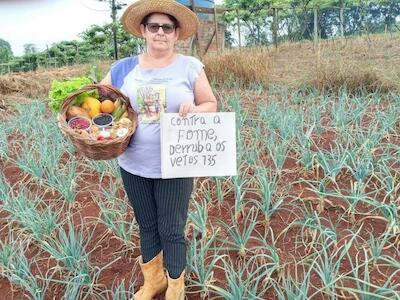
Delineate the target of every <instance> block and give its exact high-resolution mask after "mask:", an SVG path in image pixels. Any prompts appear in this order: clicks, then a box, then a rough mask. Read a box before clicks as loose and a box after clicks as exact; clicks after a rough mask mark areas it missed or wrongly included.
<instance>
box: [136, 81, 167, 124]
mask: <svg viewBox="0 0 400 300" xmlns="http://www.w3.org/2000/svg"><path fill="white" fill-rule="evenodd" d="M137 103H138V111H139V116H138V117H139V122H143V123H158V122H160V113H161V112H164V111H165V109H166V107H167V99H166V87H165V85H143V86H140V87H139V88H138V92H137Z"/></svg>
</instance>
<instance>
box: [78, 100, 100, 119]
mask: <svg viewBox="0 0 400 300" xmlns="http://www.w3.org/2000/svg"><path fill="white" fill-rule="evenodd" d="M100 107H101V102H100V101H99V100H98V99H96V98H94V97H86V98H85V102H83V104H82V108H83V109H85V110H86V111H87V112H88V113H89V116H90V117H91V118H93V117H94V116H96V115H98V114H99V113H101V109H100Z"/></svg>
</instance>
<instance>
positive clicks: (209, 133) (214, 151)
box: [160, 112, 237, 178]
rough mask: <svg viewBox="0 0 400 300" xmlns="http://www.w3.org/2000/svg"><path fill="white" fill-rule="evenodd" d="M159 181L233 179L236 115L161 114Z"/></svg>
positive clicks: (234, 169)
mask: <svg viewBox="0 0 400 300" xmlns="http://www.w3.org/2000/svg"><path fill="white" fill-rule="evenodd" d="M160 122H161V124H160V125H161V174H162V178H180V177H203V176H231V175H236V173H237V171H236V133H235V129H236V125H235V113H233V112H220V113H191V114H188V115H187V116H186V117H184V118H183V117H180V116H179V114H178V113H163V114H161V120H160Z"/></svg>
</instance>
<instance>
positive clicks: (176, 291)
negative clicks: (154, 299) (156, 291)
mask: <svg viewBox="0 0 400 300" xmlns="http://www.w3.org/2000/svg"><path fill="white" fill-rule="evenodd" d="M167 273H168V272H167ZM184 299H185V271H183V272H182V274H181V276H179V278H177V279H172V278H171V277H169V274H168V289H167V292H166V293H165V300H184Z"/></svg>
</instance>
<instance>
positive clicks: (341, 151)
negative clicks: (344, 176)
mask: <svg viewBox="0 0 400 300" xmlns="http://www.w3.org/2000/svg"><path fill="white" fill-rule="evenodd" d="M348 147H349V144H347V145H345V146H343V145H341V144H338V145H337V146H336V147H335V148H333V147H331V150H330V151H326V150H323V149H320V148H318V149H317V164H318V166H320V167H321V168H322V170H323V171H324V176H325V177H329V178H330V179H331V180H332V182H334V183H336V176H337V175H338V174H339V173H340V171H341V170H342V169H343V168H344V167H345V166H346V163H347V161H348V158H349V154H348V153H349V151H348V150H349V149H348Z"/></svg>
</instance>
